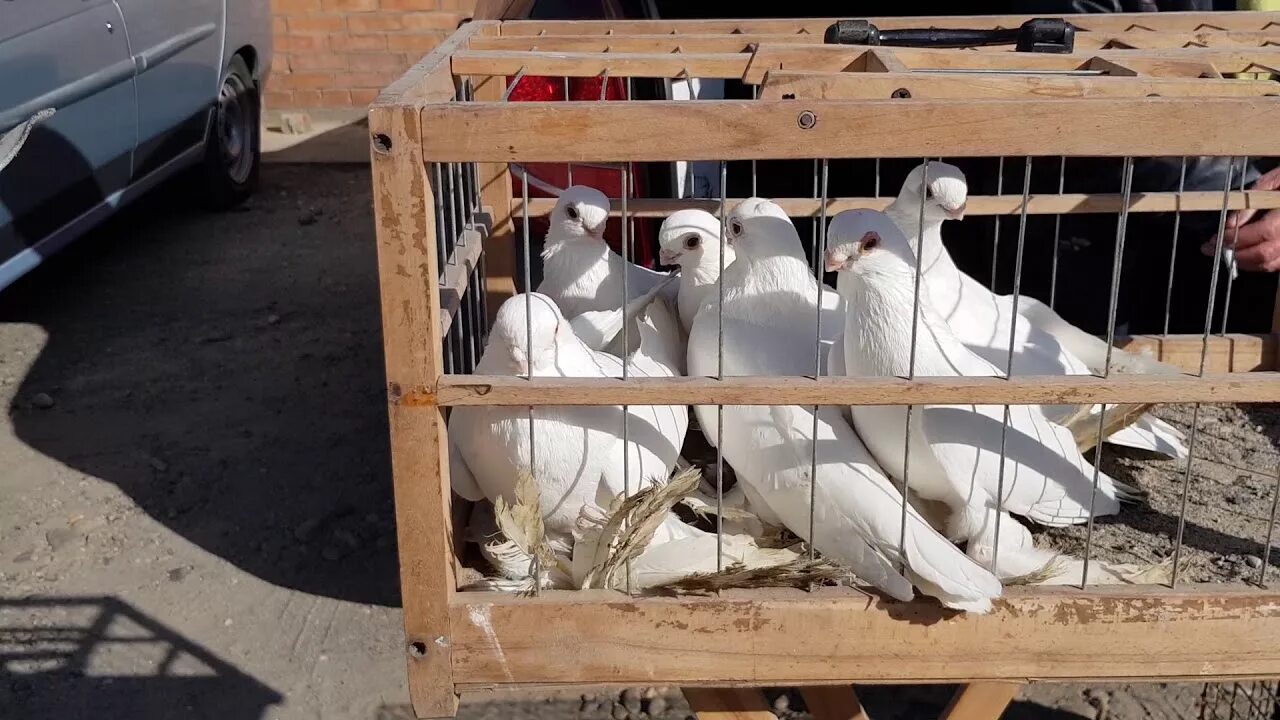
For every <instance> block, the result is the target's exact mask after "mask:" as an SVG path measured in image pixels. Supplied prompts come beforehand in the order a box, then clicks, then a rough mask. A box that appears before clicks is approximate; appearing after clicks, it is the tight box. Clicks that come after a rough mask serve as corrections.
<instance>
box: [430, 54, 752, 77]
mask: <svg viewBox="0 0 1280 720" xmlns="http://www.w3.org/2000/svg"><path fill="white" fill-rule="evenodd" d="M750 59H751V55H749V54H747V53H666V54H663V53H611V52H610V53H606V52H598V53H589V52H557V53H552V52H511V51H503V50H491V51H490V50H464V51H461V52H457V53H454V55H453V60H452V62H453V72H454V74H455V75H515V74H516V73H518V72H520V70H521V69H522V68H523V69H524V71H525V72H526V73H527V74H529V75H551V76H554V77H560V76H566V77H594V76H596V75H600V74H602V73H603V72H604V71H605V69H606V68H607V69H608V70H609V76H610V77H656V78H677V77H682V76H684V75H689V76H691V77H703V78H738V77H741V76H742V73H743V72H744V71H745V70H746V69H747V62H748V61H749V60H750Z"/></svg>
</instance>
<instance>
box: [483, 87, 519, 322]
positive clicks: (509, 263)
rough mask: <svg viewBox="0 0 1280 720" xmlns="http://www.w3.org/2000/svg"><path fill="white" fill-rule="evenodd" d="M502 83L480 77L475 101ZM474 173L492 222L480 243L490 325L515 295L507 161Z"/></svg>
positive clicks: (498, 92) (496, 93)
mask: <svg viewBox="0 0 1280 720" xmlns="http://www.w3.org/2000/svg"><path fill="white" fill-rule="evenodd" d="M506 84H507V82H506V78H505V77H502V76H493V77H487V78H484V79H482V80H480V84H479V85H477V86H476V90H475V99H476V101H478V102H497V101H500V100H501V99H502V93H503V90H504V89H505V88H506ZM477 175H478V176H479V178H480V204H481V205H483V206H485V207H486V208H488V212H489V213H491V216H492V221H493V223H492V225H491V227H490V229H489V237H488V238H486V239H485V242H484V255H485V280H484V290H485V293H486V294H487V295H488V308H489V322H490V323H491V324H492V323H493V319H494V317H496V316H497V314H498V308H499V307H501V306H502V302H503V301H504V300H506V299H507V298H509V297H511V296H513V295H515V294H516V283H515V277H516V248H515V237H516V233H515V223H513V222H512V217H511V166H510V165H508V164H507V163H478V164H477Z"/></svg>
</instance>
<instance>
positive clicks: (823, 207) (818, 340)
mask: <svg viewBox="0 0 1280 720" xmlns="http://www.w3.org/2000/svg"><path fill="white" fill-rule="evenodd" d="M821 192H822V199H821V202H820V203H819V204H818V214H819V220H818V235H817V237H815V238H814V248H813V253H814V256H815V257H816V258H818V261H817V263H816V264H817V265H818V268H819V271H818V304H817V306H816V308H815V312H814V320H815V324H814V328H813V331H814V336H813V376H814V377H815V378H817V377H821V376H822V295H823V291H824V290H825V289H826V288H825V286H824V285H823V282H822V271H821V268H822V267H823V260H822V258H823V256H824V255H825V254H826V252H827V161H826V160H823V161H822V182H821ZM810 453H811V455H810V458H809V543H808V545H809V549H808V554H809V559H810V560H813V558H814V541H815V536H814V530H815V528H816V525H815V518H816V515H817V512H816V507H817V502H818V406H817V405H814V406H813V437H812V443H811V445H810Z"/></svg>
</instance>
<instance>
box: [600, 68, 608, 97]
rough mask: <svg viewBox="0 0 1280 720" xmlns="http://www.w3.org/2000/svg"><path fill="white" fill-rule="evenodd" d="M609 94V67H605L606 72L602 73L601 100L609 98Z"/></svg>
mask: <svg viewBox="0 0 1280 720" xmlns="http://www.w3.org/2000/svg"><path fill="white" fill-rule="evenodd" d="M608 94H609V68H605V69H604V72H602V73H600V100H601V101H604V100H607V99H608V97H607V96H608Z"/></svg>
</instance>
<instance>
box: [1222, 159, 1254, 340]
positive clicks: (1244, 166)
mask: <svg viewBox="0 0 1280 720" xmlns="http://www.w3.org/2000/svg"><path fill="white" fill-rule="evenodd" d="M1248 174H1249V158H1248V157H1247V156H1246V157H1242V158H1240V192H1241V193H1243V192H1244V179H1245V177H1247V176H1248ZM1239 241H1240V224H1239V223H1236V226H1235V228H1234V230H1233V231H1232V235H1231V258H1230V262H1228V263H1227V291H1226V292H1225V293H1223V294H1222V331H1221V332H1220V333H1219V334H1220V335H1226V334H1227V316H1229V315H1230V314H1231V290H1232V288H1233V287H1234V286H1235V282H1236V272H1237V270H1236V254H1235V247H1236V243H1237V242H1239ZM1214 267H1215V268H1216V267H1217V266H1216V265H1215V266H1214Z"/></svg>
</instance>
